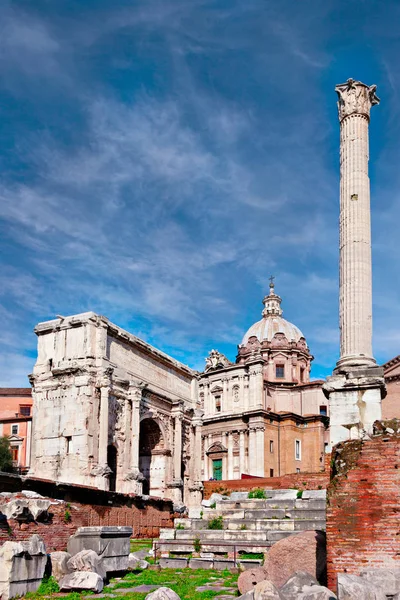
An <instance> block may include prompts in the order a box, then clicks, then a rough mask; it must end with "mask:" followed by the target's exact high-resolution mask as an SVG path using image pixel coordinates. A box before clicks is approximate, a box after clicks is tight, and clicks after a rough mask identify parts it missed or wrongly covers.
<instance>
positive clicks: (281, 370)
mask: <svg viewBox="0 0 400 600" xmlns="http://www.w3.org/2000/svg"><path fill="white" fill-rule="evenodd" d="M275 376H276V378H277V379H283V378H284V377H285V365H276V367H275Z"/></svg>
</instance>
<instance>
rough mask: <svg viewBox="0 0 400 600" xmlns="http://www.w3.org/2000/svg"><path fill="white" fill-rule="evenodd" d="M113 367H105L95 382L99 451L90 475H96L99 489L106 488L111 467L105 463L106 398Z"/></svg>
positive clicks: (107, 417)
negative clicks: (98, 412)
mask: <svg viewBox="0 0 400 600" xmlns="http://www.w3.org/2000/svg"><path fill="white" fill-rule="evenodd" d="M112 373H113V369H111V368H109V369H105V370H104V371H103V373H102V376H101V377H100V379H99V381H98V382H97V387H99V388H100V418H99V451H98V463H97V465H96V466H95V467H94V468H93V469H92V473H91V474H92V475H93V476H95V477H96V485H97V487H98V488H99V489H101V490H108V485H109V482H108V476H109V474H110V473H111V469H110V467H109V466H108V464H107V449H108V427H109V404H108V399H109V395H110V391H111V379H110V378H111V375H112Z"/></svg>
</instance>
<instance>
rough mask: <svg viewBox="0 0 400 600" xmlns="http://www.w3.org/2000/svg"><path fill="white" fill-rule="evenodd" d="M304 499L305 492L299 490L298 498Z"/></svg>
mask: <svg viewBox="0 0 400 600" xmlns="http://www.w3.org/2000/svg"><path fill="white" fill-rule="evenodd" d="M302 497H303V490H297V498H302Z"/></svg>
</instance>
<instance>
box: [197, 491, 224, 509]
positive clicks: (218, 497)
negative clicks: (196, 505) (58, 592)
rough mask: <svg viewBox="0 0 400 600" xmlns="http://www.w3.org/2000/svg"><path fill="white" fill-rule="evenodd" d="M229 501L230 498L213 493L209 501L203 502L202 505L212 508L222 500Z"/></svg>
mask: <svg viewBox="0 0 400 600" xmlns="http://www.w3.org/2000/svg"><path fill="white" fill-rule="evenodd" d="M224 499H225V500H227V499H228V496H223V495H222V494H217V492H213V493H212V494H211V496H210V497H209V499H208V500H202V502H201V505H202V506H205V507H206V508H210V507H211V506H212V505H213V504H214V503H215V502H219V501H220V500H224Z"/></svg>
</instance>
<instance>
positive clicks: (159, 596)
mask: <svg viewBox="0 0 400 600" xmlns="http://www.w3.org/2000/svg"><path fill="white" fill-rule="evenodd" d="M145 600H181V599H180V597H179V596H178V594H176V593H175V592H174V590H171V589H170V588H167V587H160V588H158V589H157V590H154V592H151V593H150V594H147V596H146V598H145Z"/></svg>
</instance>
